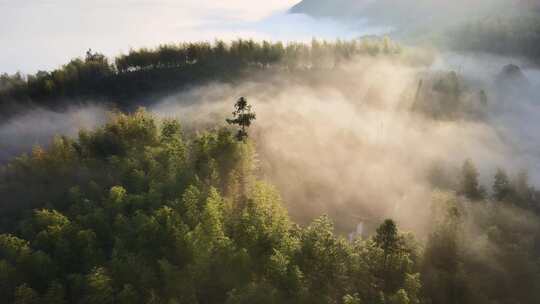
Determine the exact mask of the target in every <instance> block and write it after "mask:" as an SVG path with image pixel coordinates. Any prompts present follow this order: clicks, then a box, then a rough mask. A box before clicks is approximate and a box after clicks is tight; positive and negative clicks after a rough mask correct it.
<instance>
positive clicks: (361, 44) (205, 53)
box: [0, 38, 400, 116]
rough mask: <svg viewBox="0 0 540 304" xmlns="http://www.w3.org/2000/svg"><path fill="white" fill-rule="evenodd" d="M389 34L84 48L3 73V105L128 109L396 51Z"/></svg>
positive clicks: (0, 88) (7, 111) (0, 91)
mask: <svg viewBox="0 0 540 304" xmlns="http://www.w3.org/2000/svg"><path fill="white" fill-rule="evenodd" d="M399 52H400V47H399V46H398V45H397V44H396V43H394V42H392V41H391V40H389V39H388V38H384V39H379V38H372V39H362V40H352V41H340V40H338V41H336V42H333V43H330V42H326V41H318V40H316V39H314V40H313V41H312V42H311V43H309V44H307V43H288V44H284V43H281V42H275V43H271V42H266V41H263V42H255V41H253V40H237V41H234V42H232V43H225V42H223V41H216V42H215V43H212V44H211V43H207V42H202V43H182V44H176V45H173V44H170V45H162V46H160V47H158V48H155V49H144V48H143V49H140V50H131V51H130V52H129V53H128V54H124V55H121V56H118V57H117V58H115V59H114V60H113V62H110V60H109V59H108V58H107V57H105V56H103V55H102V54H99V53H96V52H92V50H89V51H88V52H87V54H86V56H85V57H84V58H77V59H74V60H72V61H70V62H69V63H68V64H66V65H64V66H62V67H61V68H59V69H57V70H54V71H50V72H46V71H40V72H38V73H36V74H35V75H26V76H22V75H21V74H15V75H6V74H4V75H0V108H1V109H3V111H2V114H1V115H2V116H9V114H10V113H11V112H17V110H18V109H19V108H23V109H24V107H27V106H28V105H34V106H43V107H53V108H54V107H61V106H66V105H69V104H70V103H74V102H76V100H79V101H84V100H88V99H92V100H101V101H102V102H108V103H112V104H115V105H117V106H119V107H121V108H124V109H131V110H133V106H131V107H130V105H132V104H133V103H135V104H137V103H140V102H141V101H145V100H146V101H147V102H151V100H154V99H156V98H157V97H156V96H165V95H166V94H170V93H172V92H177V91H178V90H180V89H182V88H186V87H190V86H194V85H200V84H204V83H207V82H210V81H234V80H239V79H242V76H244V75H245V72H246V70H248V71H251V72H254V71H261V70H262V71H264V70H269V69H285V70H302V69H320V68H334V67H336V66H339V64H340V63H341V62H346V61H348V60H350V59H351V58H353V57H354V56H358V55H363V54H369V55H373V56H376V55H378V54H395V53H399Z"/></svg>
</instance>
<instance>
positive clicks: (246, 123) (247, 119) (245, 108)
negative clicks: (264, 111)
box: [227, 97, 256, 141]
mask: <svg viewBox="0 0 540 304" xmlns="http://www.w3.org/2000/svg"><path fill="white" fill-rule="evenodd" d="M232 115H233V118H232V119H227V123H228V124H230V125H237V126H239V127H240V130H238V133H237V134H236V138H237V139H238V140H239V141H245V140H246V139H247V138H248V133H247V129H248V128H249V127H250V126H251V123H252V121H253V120H255V118H256V115H255V113H254V112H252V111H251V105H250V104H248V102H247V99H245V98H244V97H240V98H239V99H238V101H237V102H236V104H235V105H234V111H233V112H232Z"/></svg>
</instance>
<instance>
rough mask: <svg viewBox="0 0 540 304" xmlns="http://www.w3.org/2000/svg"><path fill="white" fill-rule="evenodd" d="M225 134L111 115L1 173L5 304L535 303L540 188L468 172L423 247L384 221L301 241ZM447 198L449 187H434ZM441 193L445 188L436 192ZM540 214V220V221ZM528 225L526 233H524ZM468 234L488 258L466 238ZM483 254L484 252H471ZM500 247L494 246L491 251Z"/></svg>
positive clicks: (245, 146)
mask: <svg viewBox="0 0 540 304" xmlns="http://www.w3.org/2000/svg"><path fill="white" fill-rule="evenodd" d="M255 157H256V156H255V154H254V146H253V142H252V141H247V142H244V141H239V140H238V139H237V138H235V136H234V133H233V132H232V130H231V129H227V128H217V129H215V130H207V131H205V132H202V133H199V134H198V135H195V134H193V135H186V134H185V133H184V132H183V131H182V127H181V124H180V123H179V122H178V121H176V120H170V119H168V120H161V121H160V120H156V119H155V118H154V117H153V116H152V115H151V114H149V113H147V112H145V111H144V110H139V111H137V112H136V113H134V114H132V115H124V114H120V113H117V114H113V115H112V116H111V118H110V120H109V122H108V123H107V124H106V125H104V126H103V127H100V128H98V129H96V130H92V131H82V132H81V133H80V135H79V137H78V138H77V139H73V140H72V139H68V138H63V137H57V138H56V139H55V140H54V142H53V143H52V145H51V146H50V148H48V149H42V148H35V149H34V150H33V151H32V153H31V154H30V155H26V156H22V157H20V158H18V159H16V160H14V161H12V162H11V163H10V164H9V165H8V166H6V167H4V168H3V171H2V174H1V181H0V184H1V187H0V192H1V193H2V198H3V200H2V208H1V218H2V225H1V230H2V233H3V234H1V235H0V279H1V280H2V281H1V282H2V284H1V289H0V293H1V296H2V298H3V299H4V300H5V301H7V302H8V303H253V302H257V303H396V304H405V303H491V302H492V301H493V300H496V299H497V300H499V299H504V302H505V303H512V302H519V303H535V301H536V300H537V299H538V287H539V286H540V285H539V284H540V269H539V266H538V258H539V255H538V252H539V251H538V249H539V247H540V233H539V231H540V230H539V228H540V227H539V225H538V223H539V221H538V215H535V213H536V212H539V208H538V206H539V205H538V202H537V201H536V199H535V197H536V196H537V194H536V190H534V189H533V188H531V187H530V186H529V185H528V182H527V179H526V177H525V176H521V175H520V176H518V179H516V180H512V179H511V178H509V177H508V175H507V173H505V172H504V171H503V170H499V171H498V173H497V175H496V177H495V182H494V185H493V192H491V191H490V193H493V194H492V195H489V196H488V195H487V194H486V191H485V190H484V189H482V188H481V186H480V185H479V182H478V171H477V170H476V168H475V166H474V164H473V163H472V162H471V161H467V162H465V164H464V165H463V168H462V171H461V173H460V177H459V180H460V183H459V184H458V185H456V187H457V188H455V189H454V190H451V189H449V188H446V190H444V191H435V192H434V194H433V197H432V201H431V202H429V203H428V202H426V204H427V206H431V207H430V208H431V209H432V215H433V218H432V220H431V224H430V225H431V228H430V229H431V232H430V233H429V234H428V235H427V239H426V240H425V242H424V241H422V242H420V240H415V237H414V236H413V235H412V234H409V233H405V232H403V231H400V230H399V227H397V226H396V223H395V222H394V221H392V220H390V219H389V220H384V221H383V219H381V221H380V222H379V227H378V228H377V229H376V231H375V232H374V234H373V236H372V237H367V238H363V237H361V236H359V237H352V238H351V239H350V240H347V239H345V238H344V237H342V236H340V235H339V234H336V233H335V231H334V228H333V224H332V221H331V220H330V219H329V218H327V217H321V218H319V219H316V220H314V221H313V222H312V223H311V224H309V225H307V226H305V227H300V226H298V225H295V224H294V223H293V222H292V221H291V220H290V218H289V216H288V215H287V211H286V210H285V208H284V206H283V205H282V202H281V199H280V195H279V194H278V193H277V192H276V189H275V188H273V187H272V186H270V185H269V184H268V183H266V182H263V181H261V180H260V178H259V177H258V176H257V174H255V171H254V169H255V168H256V167H255V166H254V165H255V164H256V158H255ZM442 188H444V187H442ZM442 188H441V189H442ZM539 214H540V212H539ZM523 220H524V221H525V222H523ZM473 222H475V224H478V227H479V229H481V231H480V232H476V233H479V234H480V235H484V237H486V239H485V240H484V241H483V242H487V244H486V245H482V246H480V247H477V246H470V245H469V244H470V243H469V242H473V244H477V243H478V242H479V241H480V239H479V238H478V237H477V236H476V235H472V234H470V232H469V231H468V229H470V228H471V227H470V225H471V223H473ZM478 245H480V244H478ZM493 246H495V247H493Z"/></svg>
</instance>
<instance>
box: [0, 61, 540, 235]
mask: <svg viewBox="0 0 540 304" xmlns="http://www.w3.org/2000/svg"><path fill="white" fill-rule="evenodd" d="M509 64H514V65H516V66H520V67H522V69H521V72H520V70H519V69H518V70H517V72H516V71H514V70H512V69H511V68H509V67H512V66H509ZM508 69H510V70H512V71H514V72H516V73H517V74H519V73H522V74H523V75H524V78H523V77H521V78H520V77H517V79H513V76H512V75H511V77H510V76H509V78H510V79H505V78H504V77H503V76H502V75H503V74H501V71H503V70H508ZM450 70H454V71H456V72H458V74H459V75H460V79H461V81H463V82H464V85H465V86H466V87H468V88H469V89H470V90H471V91H475V92H476V91H480V90H484V91H485V92H486V95H487V97H488V104H487V106H486V107H485V109H483V110H482V111H484V112H485V113H484V114H485V115H482V116H481V117H480V118H476V119H466V118H455V119H445V120H443V119H434V118H432V117H429V116H426V115H420V114H419V113H416V112H413V111H411V108H412V107H413V102H414V98H415V92H416V88H417V86H418V82H419V80H420V79H422V77H424V76H422V75H426V74H430V73H437V72H440V71H450ZM269 74H271V75H268V74H265V75H255V76H254V77H252V78H250V79H249V80H246V81H245V82H243V83H242V84H241V85H234V86H233V85H228V84H220V83H213V84H208V85H205V86H202V87H198V88H194V89H191V90H189V91H184V92H179V93H178V94H177V95H174V96H170V97H168V98H166V99H164V100H162V101H160V102H158V103H156V104H155V105H153V106H151V107H150V108H149V110H150V111H151V112H153V113H155V114H156V115H157V116H160V117H170V116H175V117H178V118H180V119H181V121H182V122H183V125H184V127H185V128H186V129H190V128H193V127H194V126H195V125H205V126H213V125H215V124H216V122H218V123H220V122H223V123H224V118H225V117H226V116H227V115H228V114H229V113H230V111H231V108H232V105H233V103H234V102H235V100H236V99H237V98H238V97H239V96H245V97H247V98H248V100H249V101H250V103H252V104H253V105H254V110H255V111H256V112H257V121H256V122H255V125H254V126H253V128H252V130H251V131H250V132H251V134H252V138H254V140H255V143H256V146H257V149H258V154H259V158H260V160H261V161H260V174H261V175H262V176H264V177H265V178H267V179H268V180H270V181H271V182H272V183H273V184H275V185H276V186H277V187H278V188H279V190H280V191H281V193H282V195H283V196H284V201H285V202H287V204H288V207H289V210H290V211H291V213H292V215H293V216H294V217H295V218H297V219H299V220H301V221H303V220H308V219H311V218H313V217H315V216H318V215H320V214H322V213H327V214H330V215H331V216H332V217H334V218H339V219H341V221H340V222H339V223H337V225H338V227H341V228H344V229H350V228H351V227H354V225H355V223H357V222H359V221H363V220H366V219H369V218H373V217H377V218H379V217H382V216H389V217H394V218H396V219H397V220H398V221H400V223H401V224H403V225H405V226H406V227H407V228H410V229H415V230H417V229H418V230H421V229H423V227H422V225H424V221H421V220H418V219H419V218H424V217H423V215H425V214H427V213H428V212H429V209H428V208H427V207H426V206H427V205H426V202H427V201H428V200H429V199H430V196H431V195H432V193H431V191H432V186H431V185H430V183H429V181H428V179H429V174H430V170H431V169H432V168H433V166H434V165H441V166H444V167H445V168H448V170H450V171H451V170H458V168H459V166H461V164H462V163H463V161H464V160H465V159H468V158H471V159H472V160H474V162H475V163H476V164H477V166H478V167H479V170H480V173H481V181H482V183H483V184H484V185H485V186H486V187H488V188H489V187H490V186H491V184H492V176H493V174H494V171H495V169H496V168H497V167H505V168H506V169H507V170H508V171H510V172H513V173H515V172H518V171H519V170H523V169H526V170H528V173H529V175H530V177H531V180H532V183H533V184H534V185H539V184H540V153H539V152H538V151H540V149H538V148H539V143H540V132H539V131H540V120H538V117H539V116H538V115H540V107H539V105H538V104H537V101H536V99H535V98H533V96H534V95H533V92H538V89H539V88H540V87H539V84H540V70H537V69H535V68H533V67H531V66H529V65H527V64H525V63H523V62H522V61H520V60H518V59H511V58H501V57H492V56H487V55H486V56H484V55H478V54H476V55H463V54H461V55H458V54H451V53H444V54H439V55H434V56H433V61H432V62H431V63H429V64H419V63H412V62H411V61H410V60H404V59H396V58H394V59H389V58H386V59H385V58H373V57H369V58H363V57H360V58H357V59H356V60H354V61H353V62H351V63H349V64H347V65H344V66H341V67H340V68H337V69H330V70H324V71H319V72H317V71H309V72H295V73H289V74H284V73H281V72H275V73H274V72H273V73H269ZM501 77H502V78H501ZM106 112H107V110H106V109H102V108H99V107H95V106H91V105H90V106H81V107H80V108H71V109H68V110H67V111H66V112H62V113H57V112H50V111H46V110H42V109H34V110H31V111H29V112H27V113H26V114H24V115H22V116H19V117H15V118H13V119H11V120H9V121H7V122H4V123H2V125H1V126H0V151H2V157H4V158H5V157H6V156H7V155H12V154H13V152H14V151H15V150H19V151H24V150H29V149H31V146H32V145H34V144H38V143H41V144H43V143H47V142H48V141H50V139H51V137H52V136H53V135H54V134H57V133H62V134H67V135H74V134H76V132H77V130H78V129H80V128H91V127H93V126H95V125H98V124H100V123H101V122H103V121H104V119H105V117H106ZM336 207H337V208H336Z"/></svg>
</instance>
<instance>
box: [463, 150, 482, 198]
mask: <svg viewBox="0 0 540 304" xmlns="http://www.w3.org/2000/svg"><path fill="white" fill-rule="evenodd" d="M459 192H460V194H461V195H463V196H465V197H467V198H468V199H471V200H482V199H484V194H485V190H484V189H483V188H482V186H481V185H480V184H479V182H478V170H477V169H476V166H475V165H474V163H473V162H472V160H470V159H468V160H466V161H465V163H464V164H463V167H462V168H461V183H460V189H459Z"/></svg>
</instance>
